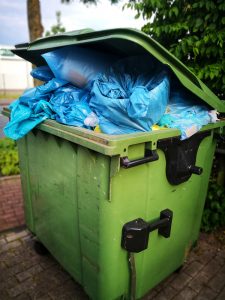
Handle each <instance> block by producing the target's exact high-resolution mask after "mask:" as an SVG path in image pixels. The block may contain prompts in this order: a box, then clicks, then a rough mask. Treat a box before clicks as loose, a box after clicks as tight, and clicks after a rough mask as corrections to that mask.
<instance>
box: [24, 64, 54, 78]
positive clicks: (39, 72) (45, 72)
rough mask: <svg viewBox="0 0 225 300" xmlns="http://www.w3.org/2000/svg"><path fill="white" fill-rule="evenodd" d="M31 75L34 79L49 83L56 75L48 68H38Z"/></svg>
mask: <svg viewBox="0 0 225 300" xmlns="http://www.w3.org/2000/svg"><path fill="white" fill-rule="evenodd" d="M30 75H31V76H32V77H33V78H36V79H39V80H41V81H49V80H51V79H52V78H54V74H53V73H52V71H51V69H50V68H49V67H48V66H40V67H37V68H35V69H33V70H32V71H31V72H30Z"/></svg>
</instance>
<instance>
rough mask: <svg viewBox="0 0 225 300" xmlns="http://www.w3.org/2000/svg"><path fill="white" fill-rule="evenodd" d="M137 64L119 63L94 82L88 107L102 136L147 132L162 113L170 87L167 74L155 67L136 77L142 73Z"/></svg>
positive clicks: (135, 61)
mask: <svg viewBox="0 0 225 300" xmlns="http://www.w3.org/2000/svg"><path fill="white" fill-rule="evenodd" d="M142 61H144V62H145V60H142ZM140 62H141V60H140V61H138V60H137V59H136V58H130V59H129V60H123V61H121V62H120V63H119V64H117V65H116V67H115V68H113V69H111V70H110V71H109V72H108V73H107V74H99V75H98V77H97V78H96V80H95V81H94V83H93V86H92V89H91V94H90V102H89V104H90V107H91V108H92V109H93V110H94V111H95V112H96V113H97V115H98V117H99V126H100V129H101V131H102V132H103V133H107V134H127V133H132V132H137V131H151V126H152V125H153V124H155V123H157V122H158V121H159V120H160V118H161V117H162V115H163V114H164V113H165V110H166V106H167V103H168V98H169V88H170V83H169V78H168V73H167V71H166V70H163V69H162V68H158V69H154V72H153V71H152V72H151V73H149V72H148V73H145V74H142V75H138V74H140V73H141V72H142V71H144V70H141V66H140V64H141V63H140ZM137 64H139V68H136V66H135V65H137ZM145 66H147V64H145ZM148 69H150V67H149V66H148ZM136 70H138V72H136ZM127 71H128V72H129V73H127Z"/></svg>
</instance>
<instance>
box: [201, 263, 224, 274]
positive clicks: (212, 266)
mask: <svg viewBox="0 0 225 300" xmlns="http://www.w3.org/2000/svg"><path fill="white" fill-rule="evenodd" d="M219 269H220V265H219V264H218V263H217V261H216V260H214V259H212V260H211V261H210V262H209V263H208V264H207V265H206V266H205V267H204V268H203V269H202V270H201V271H202V272H203V273H205V274H206V275H207V276H208V277H212V276H213V275H215V274H216V273H217V271H218V270H219Z"/></svg>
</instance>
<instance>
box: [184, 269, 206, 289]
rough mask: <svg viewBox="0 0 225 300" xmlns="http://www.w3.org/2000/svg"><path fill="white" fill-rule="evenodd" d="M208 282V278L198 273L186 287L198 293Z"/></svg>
mask: <svg viewBox="0 0 225 300" xmlns="http://www.w3.org/2000/svg"><path fill="white" fill-rule="evenodd" d="M208 281H209V277H208V276H207V275H206V274H205V273H203V272H199V273H198V274H197V276H195V277H194V278H193V279H192V280H191V281H190V282H189V283H188V286H189V287H191V288H192V289H193V290H194V291H195V292H197V293H198V292H199V291H200V290H201V289H202V287H203V286H205V285H206V283H207V282H208Z"/></svg>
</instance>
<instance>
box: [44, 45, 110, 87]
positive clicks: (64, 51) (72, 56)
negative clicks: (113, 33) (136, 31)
mask: <svg viewBox="0 0 225 300" xmlns="http://www.w3.org/2000/svg"><path fill="white" fill-rule="evenodd" d="M42 57H43V58H44V59H45V60H46V62H47V64H48V66H49V67H50V69H51V70H52V72H53V73H54V75H55V77H56V78H59V79H63V80H67V81H68V82H70V83H72V84H74V85H75V86H77V87H80V88H81V87H84V86H85V85H86V84H87V83H88V82H89V81H91V80H94V78H95V76H96V75H97V73H99V72H103V71H104V69H105V68H106V67H107V66H108V65H109V64H111V63H112V62H113V61H115V59H116V56H114V55H109V54H105V53H102V52H97V51H94V50H92V49H87V48H81V47H78V46H67V47H62V48H60V49H57V50H54V51H50V52H47V53H45V54H42Z"/></svg>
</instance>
